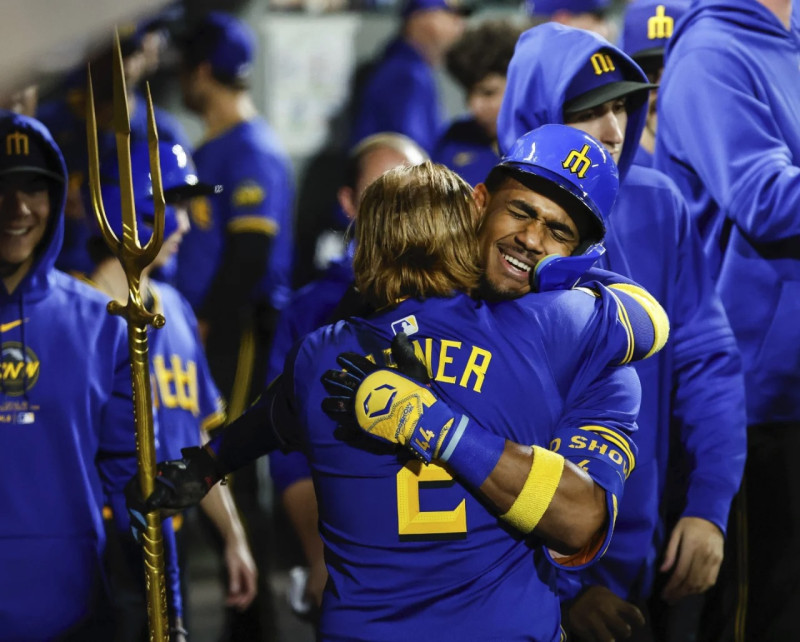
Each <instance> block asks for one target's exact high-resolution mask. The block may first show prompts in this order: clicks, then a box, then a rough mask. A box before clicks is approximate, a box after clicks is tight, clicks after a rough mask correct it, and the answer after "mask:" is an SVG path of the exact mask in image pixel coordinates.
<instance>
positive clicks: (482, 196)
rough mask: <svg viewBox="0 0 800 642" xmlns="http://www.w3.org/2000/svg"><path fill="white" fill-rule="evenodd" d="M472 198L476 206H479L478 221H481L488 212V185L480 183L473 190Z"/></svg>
mask: <svg viewBox="0 0 800 642" xmlns="http://www.w3.org/2000/svg"><path fill="white" fill-rule="evenodd" d="M472 198H473V200H474V201H475V205H477V206H478V207H477V209H478V220H481V219H482V218H483V214H484V212H486V206H487V205H488V204H489V190H488V189H486V185H484V184H483V183H478V184H477V185H476V186H475V187H474V188H472Z"/></svg>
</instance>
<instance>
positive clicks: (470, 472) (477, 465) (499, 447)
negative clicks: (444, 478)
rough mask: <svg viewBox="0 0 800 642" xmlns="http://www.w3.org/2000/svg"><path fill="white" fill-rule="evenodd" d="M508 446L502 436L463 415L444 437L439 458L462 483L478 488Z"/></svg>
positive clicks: (456, 419) (454, 422) (455, 420)
mask: <svg viewBox="0 0 800 642" xmlns="http://www.w3.org/2000/svg"><path fill="white" fill-rule="evenodd" d="M439 403H441V402H439ZM436 405H438V404H435V405H434V407H433V408H431V410H434V408H435V407H436ZM426 414H427V412H426ZM505 444H506V440H505V439H504V438H503V437H500V436H499V435H495V434H494V433H492V432H489V431H488V430H485V429H484V428H482V427H481V426H480V425H479V424H477V423H475V422H474V421H472V420H471V419H470V418H469V417H467V416H466V415H461V416H458V417H456V418H455V419H454V420H453V425H452V427H450V428H449V430H447V431H446V434H444V435H443V438H442V442H441V446H440V448H439V451H438V453H437V456H438V459H439V460H440V461H443V462H445V463H447V465H448V467H449V468H450V469H451V470H452V472H453V473H455V475H456V476H457V477H458V478H459V480H460V481H462V482H464V483H466V484H467V485H469V486H471V487H472V488H475V489H478V488H480V487H481V484H483V482H484V481H486V478H487V477H488V476H489V475H491V473H492V471H493V470H494V467H495V466H496V465H497V462H498V460H499V459H500V456H501V455H502V454H503V449H504V448H505Z"/></svg>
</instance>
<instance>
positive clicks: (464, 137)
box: [431, 117, 500, 186]
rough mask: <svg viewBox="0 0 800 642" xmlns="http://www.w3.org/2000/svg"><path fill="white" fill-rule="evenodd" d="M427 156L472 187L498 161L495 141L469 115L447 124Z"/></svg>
mask: <svg viewBox="0 0 800 642" xmlns="http://www.w3.org/2000/svg"><path fill="white" fill-rule="evenodd" d="M431 159H432V160H433V161H434V162H436V163H441V164H442V165H444V166H445V167H448V168H449V169H452V170H453V171H454V172H455V173H456V174H458V175H459V176H460V177H461V178H463V179H464V180H465V181H467V183H469V184H470V185H473V186H475V185H477V184H478V183H482V182H483V181H485V180H486V177H487V176H488V175H489V172H490V171H492V168H494V166H495V165H497V163H499V162H500V156H499V154H498V152H497V142H496V141H495V140H492V139H491V138H490V137H489V136H487V135H486V132H485V131H484V129H483V128H482V127H481V126H480V125H478V123H477V122H475V119H474V118H472V117H465V118H459V119H457V120H455V121H454V122H453V123H452V124H451V125H450V127H449V128H448V129H447V131H446V132H445V133H444V135H443V136H442V137H441V138H440V139H439V140H438V141H437V143H436V147H435V148H434V150H433V154H432V155H431Z"/></svg>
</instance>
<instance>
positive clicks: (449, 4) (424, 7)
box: [401, 0, 472, 18]
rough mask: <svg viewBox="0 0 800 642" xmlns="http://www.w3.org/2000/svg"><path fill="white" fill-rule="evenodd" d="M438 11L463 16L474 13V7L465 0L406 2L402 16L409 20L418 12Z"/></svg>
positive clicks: (417, 0) (412, 0) (408, 0)
mask: <svg viewBox="0 0 800 642" xmlns="http://www.w3.org/2000/svg"><path fill="white" fill-rule="evenodd" d="M436 9H443V10H444V11H452V12H453V13H457V14H459V15H463V16H466V15H469V14H470V13H472V6H471V5H469V4H467V3H465V2H464V1H463V0H406V1H405V2H404V3H403V10H402V12H401V15H402V17H403V18H408V17H409V16H410V15H411V14H412V13H416V12H417V11H434V10H436Z"/></svg>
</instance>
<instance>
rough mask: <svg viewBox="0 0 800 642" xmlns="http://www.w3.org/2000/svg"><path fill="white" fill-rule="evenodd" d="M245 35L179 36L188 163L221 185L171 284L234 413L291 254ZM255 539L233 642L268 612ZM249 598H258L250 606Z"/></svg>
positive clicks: (224, 26) (257, 522)
mask: <svg viewBox="0 0 800 642" xmlns="http://www.w3.org/2000/svg"><path fill="white" fill-rule="evenodd" d="M255 47H256V41H255V36H254V34H253V33H252V31H251V30H250V29H249V27H248V26H247V25H245V24H244V23H242V22H240V21H239V20H238V19H236V18H234V17H232V16H230V15H227V14H224V13H217V12H212V13H209V14H208V15H207V16H206V17H205V18H204V19H203V21H202V22H200V23H199V24H198V25H196V26H195V27H194V29H193V30H192V31H191V32H190V34H189V35H188V36H187V37H186V38H185V40H184V42H183V69H182V72H181V88H182V92H183V99H184V102H185V104H186V106H187V107H189V109H191V110H193V111H195V112H196V113H197V114H198V115H200V117H201V118H202V119H203V122H204V124H205V129H206V132H205V133H206V137H205V142H204V143H203V144H202V145H201V146H200V147H199V148H198V149H197V151H196V152H195V154H194V160H195V163H196V164H197V174H198V178H199V179H200V180H201V181H204V182H207V183H209V184H221V185H222V187H223V191H222V192H221V193H219V194H214V195H212V196H209V197H206V198H198V199H195V200H194V201H193V202H192V207H191V219H192V220H191V223H192V229H191V231H190V232H189V233H188V234H187V235H186V238H185V239H184V241H183V243H182V245H181V250H180V253H179V256H178V275H177V285H178V289H179V290H180V291H181V293H182V294H183V295H184V296H186V298H187V299H188V301H189V303H190V304H191V305H192V307H193V308H194V310H195V313H196V314H197V318H198V322H199V328H200V336H201V339H203V340H204V343H205V349H206V355H207V357H208V364H209V366H210V368H211V374H212V375H213V377H214V380H215V381H216V383H217V385H218V386H219V388H220V391H221V392H222V394H223V396H224V397H225V398H226V400H227V402H228V419H229V420H233V419H235V418H236V417H238V416H239V415H240V414H241V413H242V412H243V411H244V409H245V408H247V406H248V405H249V404H250V402H251V401H252V400H253V396H254V395H255V393H257V392H258V391H259V390H260V389H261V386H262V385H263V381H264V377H265V370H266V363H267V350H268V349H269V343H270V340H271V337H272V332H273V330H274V324H275V320H276V316H277V314H278V311H280V310H281V309H282V308H283V306H284V305H285V304H286V301H287V299H288V297H289V286H290V272H291V260H292V253H293V240H292V239H293V229H292V227H293V220H292V218H293V212H292V208H293V189H294V188H293V177H292V173H291V169H290V167H289V162H288V159H287V157H286V156H285V154H284V153H283V151H282V150H281V148H280V145H279V143H278V140H277V138H276V136H275V134H274V133H273V132H272V130H271V129H270V128H269V126H268V125H267V123H266V122H265V121H264V120H263V119H261V118H260V117H259V116H258V114H257V112H256V108H255V106H254V104H253V100H252V97H251V95H250V93H249V90H248V86H249V81H250V77H251V70H252V64H253V58H254V56H255ZM258 486H259V484H258V478H257V475H256V470H255V468H253V467H251V468H250V469H248V470H247V471H241V472H240V473H239V474H238V475H237V479H236V483H235V484H234V485H233V489H234V491H233V492H234V496H235V497H236V502H237V504H238V506H239V508H240V510H241V511H242V513H243V515H244V518H245V521H246V523H247V525H248V527H249V528H250V530H251V533H258V532H260V531H262V530H264V531H265V530H267V528H268V526H267V524H266V521H265V518H264V515H263V514H262V511H261V508H260V505H259V504H258ZM263 540H264V538H263V537H262V536H261V535H259V534H253V535H252V536H251V542H252V544H253V548H254V553H255V554H256V562H257V563H258V565H259V569H260V571H261V572H260V582H261V585H260V588H259V593H260V594H261V598H260V599H259V601H258V602H257V603H254V605H253V606H251V608H249V609H248V611H247V612H246V613H245V614H239V613H234V612H230V613H229V615H230V618H231V621H232V622H234V623H235V624H233V626H234V627H235V630H237V631H239V632H240V633H236V634H235V635H237V636H238V635H241V636H242V639H246V640H248V642H249V641H252V640H258V639H260V637H259V636H262V635H263V634H262V633H261V631H262V630H263V629H264V626H263V625H262V624H261V622H262V617H263V616H262V615H261V613H262V612H263V613H266V612H268V610H269V604H268V602H267V597H266V596H267V594H268V587H267V585H266V582H265V579H264V578H265V575H266V569H265V567H266V564H267V553H266V550H265V548H264V547H265V546H266V544H265V542H264V541H263ZM257 604H260V606H258V605H257Z"/></svg>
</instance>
